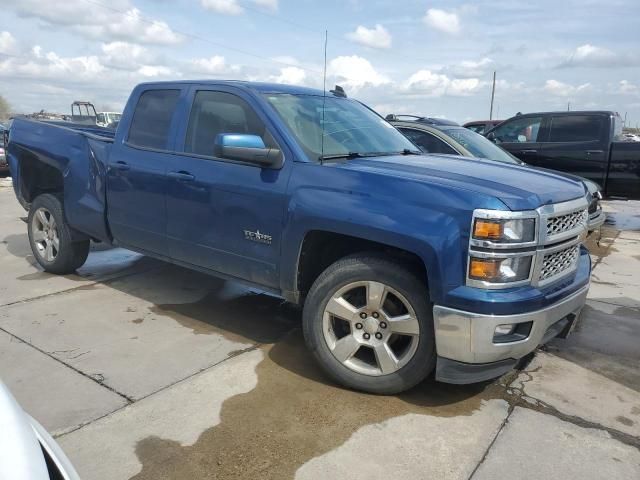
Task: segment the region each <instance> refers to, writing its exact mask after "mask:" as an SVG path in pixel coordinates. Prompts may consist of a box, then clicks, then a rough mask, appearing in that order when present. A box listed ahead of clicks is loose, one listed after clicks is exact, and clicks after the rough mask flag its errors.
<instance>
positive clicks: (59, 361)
mask: <svg viewBox="0 0 640 480" xmlns="http://www.w3.org/2000/svg"><path fill="white" fill-rule="evenodd" d="M0 331H1V332H4V333H6V334H7V335H9V336H11V337H13V338H15V339H16V340H19V341H20V342H22V343H24V344H25V345H28V346H30V347H31V348H33V349H34V350H37V351H38V352H40V353H42V354H43V355H46V356H47V357H49V358H51V359H53V360H55V361H56V362H58V363H60V364H61V365H64V366H65V367H67V368H70V369H71V370H73V371H74V372H76V373H78V374H80V375H82V376H83V377H85V378H88V379H89V380H91V381H92V382H94V383H97V384H98V385H100V386H101V387H104V388H106V389H107V390H109V391H111V392H113V393H115V394H116V395H118V396H119V397H121V398H123V399H124V400H126V401H127V403H129V404H130V403H133V402H134V400H133V399H132V398H131V397H129V396H128V395H125V394H124V393H121V392H119V391H117V390H116V389H115V388H113V387H111V386H110V385H107V384H106V383H104V382H100V381H98V380H96V379H95V378H93V377H92V376H91V375H89V374H87V373H84V372H83V371H82V370H78V369H77V368H76V367H74V366H72V365H69V364H68V363H65V362H64V361H62V360H61V359H59V358H57V357H55V356H54V355H51V354H50V353H49V352H47V351H46V350H43V349H41V348H39V347H36V346H35V345H33V344H32V343H30V342H27V341H26V340H25V339H24V338H21V337H19V336H18V335H15V334H13V333H11V332H9V331H8V330H6V329H4V328H3V327H0Z"/></svg>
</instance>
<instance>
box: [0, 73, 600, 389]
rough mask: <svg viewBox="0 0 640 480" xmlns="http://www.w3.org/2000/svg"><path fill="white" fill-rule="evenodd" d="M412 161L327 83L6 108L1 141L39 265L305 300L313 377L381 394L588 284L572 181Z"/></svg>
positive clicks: (495, 344)
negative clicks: (95, 253)
mask: <svg viewBox="0 0 640 480" xmlns="http://www.w3.org/2000/svg"><path fill="white" fill-rule="evenodd" d="M420 153H421V152H420V151H419V150H417V148H416V146H415V145H414V144H413V143H411V142H410V141H409V140H408V139H406V138H405V137H404V136H403V135H402V134H401V133H400V132H399V131H398V130H396V129H395V128H393V127H392V126H391V125H390V124H389V123H388V122H386V121H385V120H384V119H382V118H381V117H379V116H378V115H377V114H376V113H375V112H373V111H372V110H370V109H369V108H367V107H366V106H364V105H363V104H361V103H360V102H358V101H355V100H352V99H348V98H346V96H345V95H344V93H343V92H342V90H341V89H339V88H336V89H335V90H332V91H331V92H327V93H326V95H325V94H323V92H322V91H317V90H312V89H307V88H302V87H293V86H285V85H277V84H261V83H251V82H235V81H226V82H223V81H204V82H189V81H182V82H159V83H148V84H141V85H139V86H137V87H136V88H135V89H134V91H133V92H132V94H131V96H130V98H129V101H128V103H127V105H126V107H125V109H124V112H123V115H122V118H121V120H120V123H119V125H118V128H117V130H116V131H115V132H113V131H108V130H103V131H100V130H98V129H96V128H95V127H94V128H93V129H91V128H88V127H87V128H85V127H82V126H78V127H67V126H64V125H63V124H49V123H46V122H38V121H31V120H26V119H16V120H15V121H14V123H13V126H12V129H11V132H10V137H9V145H8V155H9V162H10V164H11V170H12V172H13V173H14V175H13V182H14V187H15V193H16V195H17V197H18V199H19V200H20V201H21V203H22V204H23V205H25V206H27V207H28V210H29V215H28V222H27V227H28V233H29V241H30V244H31V248H32V250H33V254H34V256H35V258H36V260H37V261H38V262H39V264H40V265H41V266H42V267H43V268H44V269H45V270H46V271H48V272H53V273H58V274H65V273H69V272H72V271H74V269H76V268H78V267H80V266H81V265H82V264H83V262H84V261H85V260H86V258H87V255H88V252H89V242H90V241H91V240H93V241H99V242H105V243H107V244H110V245H119V246H122V247H125V248H129V249H131V250H135V251H138V252H141V253H143V254H145V255H150V256H153V257H156V258H159V259H162V260H166V261H168V262H173V263H175V264H178V265H182V266H185V267H188V268H192V269H195V270H199V271H202V272H206V273H210V274H212V275H217V276H220V277H222V278H227V279H233V280H239V281H242V282H245V283H247V284H250V285H253V286H257V287H259V288H261V289H262V290H264V291H268V292H271V293H273V294H276V295H279V296H281V297H283V298H284V299H286V300H288V301H291V302H296V303H300V304H303V305H304V309H303V319H302V322H303V331H304V336H305V340H306V343H307V345H308V347H309V349H310V351H311V353H312V354H313V356H314V357H315V358H316V359H317V361H318V362H319V363H320V365H321V366H322V367H323V368H324V370H325V371H326V372H327V373H328V375H330V376H331V377H332V378H333V379H334V380H335V381H337V382H339V383H341V384H343V385H345V386H348V387H350V388H354V389H358V390H362V391H367V392H373V393H382V394H390V393H397V392H401V391H403V390H406V389H408V388H411V387H412V386H414V385H416V384H417V383H419V382H420V381H421V380H423V379H424V378H426V377H427V376H428V375H430V374H431V373H432V372H434V371H435V376H436V378H437V379H439V380H441V381H445V382H451V383H469V382H475V381H481V380H487V379H490V378H494V377H497V376H500V375H501V374H503V373H505V372H507V371H508V370H510V369H511V368H513V367H514V365H516V363H517V362H518V360H519V359H521V358H522V357H524V356H525V355H527V354H529V353H530V352H532V351H533V350H534V349H535V348H536V347H537V346H538V345H540V344H542V343H544V342H546V341H548V340H549V339H551V338H553V337H556V336H564V335H566V334H567V333H568V332H569V331H570V330H571V328H572V326H573V325H575V322H576V318H577V315H578V313H579V311H580V309H581V308H582V306H583V305H584V303H585V299H586V295H587V291H588V288H589V277H590V271H591V262H590V259H589V254H588V252H587V250H586V249H585V247H584V246H583V245H582V241H583V239H584V236H585V234H586V228H587V218H588V215H587V206H588V192H587V191H586V189H585V187H584V184H583V183H581V182H578V181H575V180H572V179H570V178H567V177H565V176H562V175H560V174H556V173H554V172H549V171H537V170H534V169H531V168H525V167H520V166H518V165H507V164H501V163H498V162H478V161H477V160H475V159H467V158H463V157H443V156H435V155H434V156H430V155H421V154H420ZM237 321H242V319H241V318H238V319H237ZM265 321H268V319H267V318H265Z"/></svg>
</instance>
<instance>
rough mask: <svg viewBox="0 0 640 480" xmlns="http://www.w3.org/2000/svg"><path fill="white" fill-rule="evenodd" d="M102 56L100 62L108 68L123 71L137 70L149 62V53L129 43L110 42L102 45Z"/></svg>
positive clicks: (143, 48) (141, 47) (139, 46)
mask: <svg viewBox="0 0 640 480" xmlns="http://www.w3.org/2000/svg"><path fill="white" fill-rule="evenodd" d="M102 52H103V53H104V56H103V58H102V62H103V63H104V64H105V65H106V66H109V67H113V68H121V69H123V70H138V69H139V68H140V65H144V64H148V63H149V62H150V61H151V57H150V55H149V51H148V50H147V49H146V48H145V47H143V46H141V45H138V44H135V43H129V42H120V41H117V42H111V43H103V44H102Z"/></svg>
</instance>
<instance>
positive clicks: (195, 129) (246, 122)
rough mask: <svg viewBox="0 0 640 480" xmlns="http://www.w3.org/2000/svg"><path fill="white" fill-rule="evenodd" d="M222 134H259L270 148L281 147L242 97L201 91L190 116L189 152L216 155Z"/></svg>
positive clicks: (187, 148)
mask: <svg viewBox="0 0 640 480" xmlns="http://www.w3.org/2000/svg"><path fill="white" fill-rule="evenodd" d="M220 133H245V134H251V135H258V136H259V137H261V138H262V140H263V141H264V144H265V146H266V147H267V148H274V147H277V145H276V144H275V141H274V140H273V137H272V136H271V134H270V133H269V131H268V130H267V129H266V127H265V125H264V123H263V122H262V120H260V118H259V117H258V115H257V114H256V112H254V110H253V108H251V107H250V106H249V104H248V103H247V102H245V101H244V100H243V99H242V98H240V97H238V96H236V95H233V94H231V93H226V92H215V91H207V90H202V91H199V92H197V93H196V96H195V99H194V101H193V108H192V109H191V115H190V118H189V128H188V130H187V139H186V142H185V146H184V150H185V152H190V153H196V154H198V155H206V156H209V157H213V156H215V155H214V151H215V141H216V137H217V136H218V134H220Z"/></svg>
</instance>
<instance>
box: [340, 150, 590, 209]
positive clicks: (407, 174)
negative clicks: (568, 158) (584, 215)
mask: <svg viewBox="0 0 640 480" xmlns="http://www.w3.org/2000/svg"><path fill="white" fill-rule="evenodd" d="M333 165H334V166H336V167H338V168H344V169H347V170H354V171H361V172H369V173H375V174H379V175H388V176H394V177H398V178H406V179H408V180H414V181H420V182H425V183H436V184H440V185H450V186H451V187H454V188H459V189H464V190H470V191H474V192H477V193H480V194H483V195H487V196H490V197H494V198H498V199H500V200H501V201H502V202H503V203H504V204H505V205H506V206H507V207H508V208H510V209H511V210H532V209H535V208H538V207H540V206H542V205H547V204H551V203H559V202H565V201H569V200H574V199H576V198H579V197H584V196H585V194H586V192H585V187H584V185H583V184H582V183H580V182H578V181H575V180H573V179H571V178H568V177H566V176H564V175H563V174H561V173H556V172H553V171H550V170H538V169H533V168H530V167H528V166H519V165H510V164H506V163H498V162H494V161H490V160H483V159H479V158H467V157H457V156H446V155H393V156H387V157H367V158H356V159H350V160H346V161H344V162H342V161H341V162H336V163H333Z"/></svg>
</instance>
